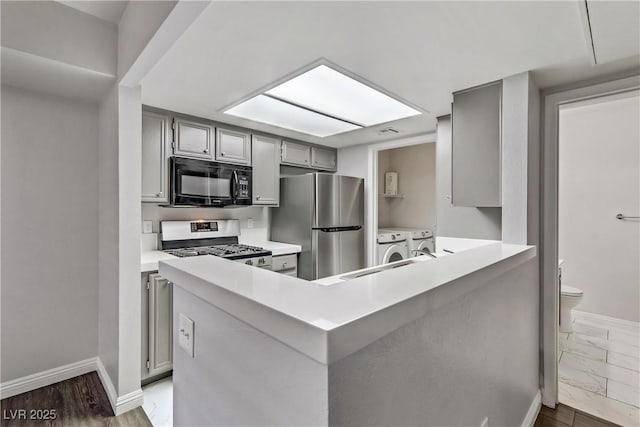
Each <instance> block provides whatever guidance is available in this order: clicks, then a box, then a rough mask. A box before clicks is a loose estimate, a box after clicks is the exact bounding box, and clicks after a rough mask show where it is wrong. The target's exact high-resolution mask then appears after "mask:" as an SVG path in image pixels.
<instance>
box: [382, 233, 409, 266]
mask: <svg viewBox="0 0 640 427" xmlns="http://www.w3.org/2000/svg"><path fill="white" fill-rule="evenodd" d="M407 258H409V246H408V244H407V237H406V235H405V234H404V233H385V232H379V233H378V265H381V264H388V263H390V262H394V261H402V260H403V259H407Z"/></svg>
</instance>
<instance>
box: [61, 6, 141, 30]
mask: <svg viewBox="0 0 640 427" xmlns="http://www.w3.org/2000/svg"><path fill="white" fill-rule="evenodd" d="M57 1H58V2H59V3H62V4H64V5H66V6H69V7H72V8H74V9H77V10H79V11H81V12H84V13H88V14H89V15H93V16H95V17H98V18H100V19H102V20H104V21H108V22H111V23H113V24H116V25H118V23H119V22H120V18H121V17H122V13H123V12H124V9H125V8H126V7H127V3H128V1H125V0H111V1H103V0H92V1H87V0H71V1H65V0H57Z"/></svg>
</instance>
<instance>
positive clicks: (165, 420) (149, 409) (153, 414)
mask: <svg viewBox="0 0 640 427" xmlns="http://www.w3.org/2000/svg"><path fill="white" fill-rule="evenodd" d="M142 392H143V393H144V404H143V405H142V409H143V410H144V412H145V413H146V414H147V417H148V418H149V421H151V424H152V425H153V427H171V426H173V377H166V378H162V379H161V380H158V381H155V382H153V383H150V384H147V385H145V386H144V387H142Z"/></svg>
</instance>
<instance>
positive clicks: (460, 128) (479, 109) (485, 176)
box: [451, 81, 502, 207]
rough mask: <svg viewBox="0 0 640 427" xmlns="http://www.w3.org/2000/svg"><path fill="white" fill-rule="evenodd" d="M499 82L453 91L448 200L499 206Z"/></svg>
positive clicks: (472, 204)
mask: <svg viewBox="0 0 640 427" xmlns="http://www.w3.org/2000/svg"><path fill="white" fill-rule="evenodd" d="M501 117H502V82H501V81H498V82H494V83H490V84H487V85H483V86H480V87H476V88H472V89H467V90H464V91H460V92H456V93H454V94H453V106H452V133H451V144H452V145H451V160H452V165H451V172H452V189H451V202H452V204H453V205H454V206H468V207H499V206H501V205H502V182H501V181H502V165H501V162H502V159H501V156H502V149H501V148H502V147H501V145H502V138H501V134H502V123H501Z"/></svg>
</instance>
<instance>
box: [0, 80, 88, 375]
mask: <svg viewBox="0 0 640 427" xmlns="http://www.w3.org/2000/svg"><path fill="white" fill-rule="evenodd" d="M97 135H98V109H97V107H96V106H94V105H90V104H84V103H79V102H74V101H67V100H64V99H61V98H55V97H50V96H45V95H39V94H35V93H31V92H27V91H24V90H18V89H13V88H10V87H6V86H2V144H3V147H2V149H3V152H2V164H1V166H2V172H1V173H2V204H3V212H2V224H1V225H2V231H3V234H2V273H1V274H2V332H1V333H2V353H1V356H2V357H1V359H2V366H1V367H2V377H1V381H3V382H4V381H8V380H12V379H16V378H20V377H23V376H26V375H30V374H34V373H37V372H41V371H44V370H47V369H52V368H57V367H60V366H62V365H66V364H69V363H73V362H77V361H80V360H83V359H86V358H89V357H95V355H96V354H97V352H98V337H97V336H98V231H97V228H98V227H97V226H96V223H97V222H98V137H97Z"/></svg>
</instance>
